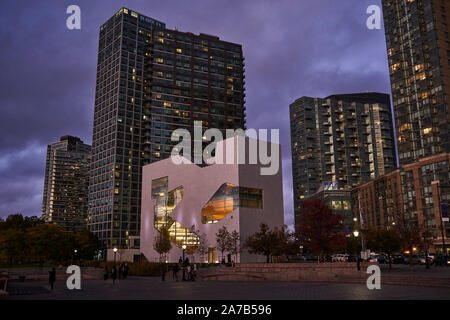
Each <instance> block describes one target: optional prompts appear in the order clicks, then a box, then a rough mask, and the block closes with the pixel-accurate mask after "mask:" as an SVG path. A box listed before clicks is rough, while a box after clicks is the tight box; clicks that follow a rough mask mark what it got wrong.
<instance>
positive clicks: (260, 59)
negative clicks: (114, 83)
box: [0, 0, 390, 225]
mask: <svg viewBox="0 0 450 320" xmlns="http://www.w3.org/2000/svg"><path fill="white" fill-rule="evenodd" d="M71 4H76V5H78V6H80V8H81V30H72V31H70V30H68V29H67V28H66V19H67V17H68V15H67V14H66V8H67V7H68V6H69V5H71ZM369 5H381V1H380V0H339V1H336V0H276V1H275V0H245V1H244V0H227V1H220V0H189V1H186V0H139V1H131V0H129V1H115V0H95V1H92V0H91V1H81V0H71V1H62V0H55V1H44V0H41V1H32V0H28V1H25V0H2V1H1V3H0V43H1V47H0V64H1V72H0V86H1V89H0V124H1V125H0V137H1V138H0V216H1V217H6V216H7V215H8V214H11V213H15V212H21V213H23V214H24V215H38V216H40V214H41V201H42V190H43V177H44V167H45V152H46V147H47V144H49V143H52V142H55V141H57V140H59V137H60V136H63V135H67V134H69V135H75V136H79V137H80V138H81V139H82V140H84V141H85V142H86V143H91V140H92V136H91V135H92V118H93V108H94V90H95V72H96V59H97V45H98V29H99V27H100V25H101V24H102V23H104V22H105V21H106V20H107V19H108V18H109V17H111V16H112V15H113V14H114V13H115V12H116V11H117V10H119V9H120V8H121V7H127V8H129V9H133V10H135V11H138V12H140V13H142V14H145V15H147V16H150V17H153V18H155V19H157V20H160V21H163V22H165V23H166V25H167V27H168V28H174V27H176V28H177V29H178V30H181V31H190V32H193V33H196V34H198V33H200V32H203V33H208V34H213V35H217V36H219V37H220V38H221V39H223V40H226V41H231V42H237V43H241V44H242V45H243V49H244V55H245V57H246V93H247V105H246V106H247V114H248V119H247V123H248V126H249V128H267V129H271V128H279V129H280V130H281V131H280V133H281V140H282V147H283V176H284V199H285V222H286V224H289V225H292V224H293V203H292V201H293V200H292V173H291V154H290V138H289V104H290V103H291V102H293V101H294V100H295V99H296V98H299V97H301V96H320V97H324V96H327V95H330V94H335V93H352V92H365V91H380V92H385V93H390V89H389V73H388V67H387V58H386V45H385V42H384V30H382V29H381V30H369V29H368V28H367V27H366V20H367V18H368V17H369V15H368V14H366V10H367V8H368V6H369Z"/></svg>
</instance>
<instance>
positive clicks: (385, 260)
mask: <svg viewBox="0 0 450 320" xmlns="http://www.w3.org/2000/svg"><path fill="white" fill-rule="evenodd" d="M377 262H378V263H381V264H386V263H389V258H388V257H387V256H385V255H379V256H378V258H377Z"/></svg>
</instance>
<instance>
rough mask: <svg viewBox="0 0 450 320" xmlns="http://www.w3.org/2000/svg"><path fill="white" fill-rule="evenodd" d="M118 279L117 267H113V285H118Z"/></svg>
mask: <svg viewBox="0 0 450 320" xmlns="http://www.w3.org/2000/svg"><path fill="white" fill-rule="evenodd" d="M116 278H117V268H116V266H114V267H112V270H111V279H112V281H113V284H115V283H116Z"/></svg>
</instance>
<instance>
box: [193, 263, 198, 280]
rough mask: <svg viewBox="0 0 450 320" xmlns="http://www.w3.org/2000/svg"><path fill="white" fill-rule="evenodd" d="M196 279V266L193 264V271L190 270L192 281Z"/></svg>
mask: <svg viewBox="0 0 450 320" xmlns="http://www.w3.org/2000/svg"><path fill="white" fill-rule="evenodd" d="M196 278H197V265H196V264H194V267H193V270H192V281H195V279H196Z"/></svg>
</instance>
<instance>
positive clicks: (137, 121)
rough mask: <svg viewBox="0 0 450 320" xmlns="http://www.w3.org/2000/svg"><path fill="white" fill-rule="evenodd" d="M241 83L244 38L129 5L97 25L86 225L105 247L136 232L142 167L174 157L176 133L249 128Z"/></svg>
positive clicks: (120, 243) (121, 244) (118, 243)
mask: <svg viewBox="0 0 450 320" xmlns="http://www.w3.org/2000/svg"><path fill="white" fill-rule="evenodd" d="M244 90H245V89H244V58H243V55H242V46H241V45H239V44H234V43H230V42H225V41H221V40H220V39H219V38H218V37H215V36H211V35H206V34H200V35H194V34H192V33H190V32H181V31H177V30H176V29H174V30H169V29H167V28H166V26H165V24H164V23H163V22H160V21H157V20H155V19H151V18H149V17H147V16H144V15H142V14H139V13H137V12H135V11H132V10H129V9H126V8H122V9H120V10H119V11H118V12H117V13H116V14H115V15H114V16H113V17H111V18H110V19H109V20H108V21H107V22H106V23H105V24H104V25H102V26H101V27H100V39H99V51H98V66H97V82H96V96H95V113H94V129H93V140H92V141H93V161H92V166H91V180H90V187H89V206H90V214H89V229H90V230H91V231H92V232H94V233H95V234H96V235H97V236H98V238H99V239H100V241H101V245H102V247H103V248H112V247H119V248H126V247H127V246H128V245H129V239H130V237H136V236H138V235H139V232H140V207H141V188H142V185H141V183H142V172H141V171H142V170H141V169H142V166H143V165H145V164H149V163H152V162H155V161H158V160H161V159H164V158H167V157H168V156H170V153H171V150H172V147H173V145H174V144H176V142H171V135H172V132H173V131H174V130H175V129H178V128H183V129H187V130H188V131H189V132H191V133H193V126H194V121H201V122H202V126H203V129H207V128H218V129H221V130H225V129H237V128H244V127H245V106H244V103H245V100H244V97H245V92H244Z"/></svg>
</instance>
